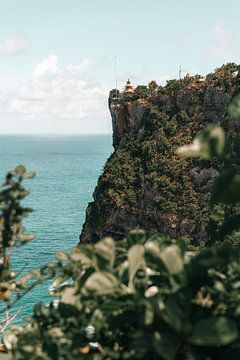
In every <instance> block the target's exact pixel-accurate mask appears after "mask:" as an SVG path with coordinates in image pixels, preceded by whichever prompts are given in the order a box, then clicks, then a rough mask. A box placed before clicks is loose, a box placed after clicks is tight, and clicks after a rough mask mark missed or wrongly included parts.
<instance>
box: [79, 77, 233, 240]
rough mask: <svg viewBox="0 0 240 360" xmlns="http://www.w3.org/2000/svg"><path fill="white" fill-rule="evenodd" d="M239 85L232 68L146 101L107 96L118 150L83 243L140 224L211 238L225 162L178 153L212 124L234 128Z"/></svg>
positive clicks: (93, 207)
mask: <svg viewBox="0 0 240 360" xmlns="http://www.w3.org/2000/svg"><path fill="white" fill-rule="evenodd" d="M235 88H236V75H235V74H234V72H233V71H232V70H231V71H229V72H227V74H226V73H225V72H224V71H223V72H221V71H219V70H218V73H214V74H210V75H209V76H208V77H207V79H206V80H204V81H203V80H201V81H200V80H199V78H197V77H194V78H186V79H184V80H182V81H175V82H172V83H169V84H168V85H167V86H166V87H165V88H159V89H158V92H157V93H155V94H154V95H153V94H151V95H149V96H148V97H147V98H145V99H141V98H136V97H134V96H132V97H129V98H127V97H126V96H125V98H124V97H123V98H121V99H111V98H110V99H109V109H110V112H111V116H112V123H113V146H114V153H113V154H112V155H111V156H110V158H109V159H108V161H107V163H106V165H105V168H104V172H103V174H102V175H101V176H100V178H99V181H98V185H97V187H96V189H95V191H94V194H93V197H94V201H93V202H92V203H90V204H89V206H88V208H87V211H86V221H85V224H84V226H83V230H82V233H81V235H80V242H95V241H97V240H98V239H99V238H101V237H103V236H106V235H111V236H114V238H115V239H120V238H123V237H124V236H125V234H126V232H128V231H129V230H130V229H131V228H133V227H136V226H139V227H141V228H144V229H146V230H147V232H148V233H154V232H163V233H167V234H169V235H171V236H180V235H184V236H187V237H189V238H191V241H193V243H196V244H199V243H200V242H201V241H203V239H205V238H206V232H207V222H208V208H207V200H208V196H209V190H210V188H211V185H212V183H213V180H214V178H215V177H216V175H217V174H218V170H219V168H220V167H221V166H222V164H220V163H217V162H215V161H202V160H198V159H197V160H196V159H195V160H185V159H181V158H179V157H178V156H177V155H176V154H175V150H176V148H177V147H178V146H180V145H183V144H186V143H190V142H191V141H192V139H193V137H194V136H195V135H196V134H197V133H198V132H199V131H200V130H201V129H203V128H204V127H205V126H206V124H207V123H209V122H217V123H220V124H221V125H222V126H223V127H224V128H225V129H228V132H229V133H231V130H232V128H231V126H232V125H230V124H229V119H228V116H227V114H226V110H227V107H228V104H229V102H230V99H231V97H232V95H233V93H234V89H235Z"/></svg>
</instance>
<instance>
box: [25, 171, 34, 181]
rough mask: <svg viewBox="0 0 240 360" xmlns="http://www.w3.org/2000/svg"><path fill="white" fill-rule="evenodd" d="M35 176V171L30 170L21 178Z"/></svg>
mask: <svg viewBox="0 0 240 360" xmlns="http://www.w3.org/2000/svg"><path fill="white" fill-rule="evenodd" d="M35 176H36V173H35V172H33V171H31V172H28V173H26V174H24V175H23V177H22V178H23V180H27V179H33V178H34V177H35Z"/></svg>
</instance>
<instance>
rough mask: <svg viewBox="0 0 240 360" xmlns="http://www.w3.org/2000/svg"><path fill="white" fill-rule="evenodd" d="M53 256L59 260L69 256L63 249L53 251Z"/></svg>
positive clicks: (64, 259) (67, 258)
mask: <svg viewBox="0 0 240 360" xmlns="http://www.w3.org/2000/svg"><path fill="white" fill-rule="evenodd" d="M55 256H56V258H57V259H59V260H61V261H66V260H69V258H70V256H69V255H68V254H67V253H65V252H64V251H57V252H56V253H55Z"/></svg>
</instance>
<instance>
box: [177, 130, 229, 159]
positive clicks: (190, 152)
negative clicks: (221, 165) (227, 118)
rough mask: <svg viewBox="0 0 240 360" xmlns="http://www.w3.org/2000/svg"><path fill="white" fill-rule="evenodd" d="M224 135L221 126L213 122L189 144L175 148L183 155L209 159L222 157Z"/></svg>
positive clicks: (224, 147)
mask: <svg viewBox="0 0 240 360" xmlns="http://www.w3.org/2000/svg"><path fill="white" fill-rule="evenodd" d="M226 144H227V143H226V137H225V132H224V130H223V128H221V127H220V126H216V125H214V124H211V125H208V126H207V127H206V129H204V130H203V131H202V132H201V133H200V134H199V135H198V136H197V137H195V139H194V140H193V143H192V144H190V145H183V146H181V147H179V148H178V149H177V151H176V152H177V154H178V155H180V156H183V157H200V158H202V159H211V158H212V157H217V158H219V157H222V156H223V155H224V153H225V151H226Z"/></svg>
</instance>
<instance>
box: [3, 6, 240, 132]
mask: <svg viewBox="0 0 240 360" xmlns="http://www.w3.org/2000/svg"><path fill="white" fill-rule="evenodd" d="M239 11H240V2H239V0H231V1H230V2H226V1H223V0H202V1H192V0H182V1H179V0H168V1H164V0H148V1H146V0H131V1H130V0H121V1H113V0H101V1H100V0H88V1H86V0H41V1H33V0H21V1H19V0H0V133H39V134H42V133H61V134H62V133H74V134H76V133H109V132H111V119H110V116H109V113H108V108H107V96H108V92H109V90H110V89H111V88H113V87H114V85H115V79H114V57H115V55H117V72H118V84H119V87H120V88H121V87H123V86H124V84H125V82H126V80H127V78H128V77H130V79H131V80H132V82H133V83H134V84H147V83H148V82H149V81H150V80H152V79H155V80H157V81H158V82H159V83H163V82H164V81H165V80H166V79H169V78H175V77H177V76H178V68H179V66H180V65H181V66H182V67H183V68H184V69H185V70H186V71H187V72H189V73H201V74H206V73H207V72H210V71H212V70H213V69H214V68H216V67H217V66H220V65H221V64H222V63H224V62H231V61H235V62H237V63H239V62H240V61H239V59H240V22H239Z"/></svg>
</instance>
